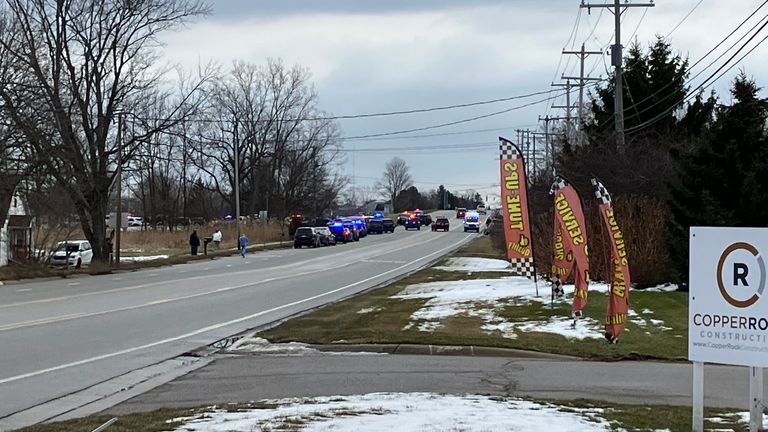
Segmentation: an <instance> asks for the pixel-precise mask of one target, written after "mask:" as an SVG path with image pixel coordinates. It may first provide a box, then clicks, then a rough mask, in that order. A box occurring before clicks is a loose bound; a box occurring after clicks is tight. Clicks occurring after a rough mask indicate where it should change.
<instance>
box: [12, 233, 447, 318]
mask: <svg viewBox="0 0 768 432" xmlns="http://www.w3.org/2000/svg"><path fill="white" fill-rule="evenodd" d="M435 238H436V237H433V238H432V239H430V240H426V241H420V242H417V243H415V244H414V246H415V245H421V244H424V243H428V242H430V241H433V240H434V239H435ZM394 246H396V247H394V248H390V249H387V250H386V252H384V251H381V250H380V251H375V252H381V253H377V254H375V255H374V256H380V255H384V254H386V253H391V252H396V251H397V250H399V249H401V248H402V247H403V246H402V245H401V244H400V243H396V244H394ZM359 253H360V252H359V251H357V250H344V251H341V252H338V253H336V254H334V256H333V257H335V258H342V257H343V256H346V255H353V256H354V255H357V254H359ZM328 259H329V257H327V256H322V257H315V258H310V259H307V260H305V261H301V262H298V263H292V264H285V265H279V266H274V267H269V268H268V269H263V268H259V269H252V270H242V271H235V272H230V273H227V274H226V275H227V276H238V275H244V274H250V273H255V272H263V271H265V270H270V271H274V270H280V269H293V268H295V267H296V266H297V265H305V266H306V265H307V264H310V263H314V262H324V261H327V260H328ZM203 270H204V271H205V270H210V267H206V268H205V269H203ZM222 276H224V275H222V274H210V275H201V276H191V277H187V278H181V279H177V280H174V281H163V282H150V283H145V284H140V285H133V286H127V287H122V288H114V289H111V290H104V291H95V292H88V293H82V294H73V295H69V296H60V297H51V298H47V299H39V300H29V301H24V302H18V303H9V304H0V309H6V308H11V307H16V306H26V305H31V304H41V303H53V302H57V301H66V300H73V299H77V298H83V297H91V296H97V295H105V294H112V293H118V292H126V291H135V290H139V289H144V288H151V287H155V286H160V287H164V286H167V285H168V284H169V283H171V282H186V281H197V280H205V279H213V278H220V277H222Z"/></svg>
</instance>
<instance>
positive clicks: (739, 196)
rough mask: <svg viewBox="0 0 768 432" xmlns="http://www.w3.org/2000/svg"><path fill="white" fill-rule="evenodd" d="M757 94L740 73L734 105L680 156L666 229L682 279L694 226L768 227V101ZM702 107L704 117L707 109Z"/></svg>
mask: <svg viewBox="0 0 768 432" xmlns="http://www.w3.org/2000/svg"><path fill="white" fill-rule="evenodd" d="M759 92H760V88H759V87H757V85H756V84H755V82H754V81H752V80H751V79H749V78H748V77H747V76H746V75H744V74H741V75H739V76H738V77H737V78H736V79H735V81H734V83H733V87H732V89H731V95H732V97H733V104H732V105H719V106H718V107H717V108H716V109H715V112H714V120H713V121H712V123H711V127H709V128H705V129H704V131H703V132H702V133H701V135H700V137H698V138H696V139H695V140H693V141H692V143H691V146H690V148H689V149H687V151H685V152H684V153H683V154H682V155H681V158H680V161H679V172H678V176H677V178H676V180H675V181H674V182H673V183H672V184H671V185H670V191H671V193H670V196H669V208H670V216H671V220H670V221H669V223H668V225H667V246H668V251H669V255H670V258H671V259H672V261H673V264H674V267H675V270H676V274H677V277H678V278H679V280H685V279H686V276H687V273H688V252H689V251H688V231H689V228H690V227H691V226H766V225H768V206H765V202H766V199H768V189H767V188H768V141H767V140H766V120H768V101H766V99H761V98H760V97H759V96H758V93H759ZM709 102H710V103H711V102H712V99H711V98H710V101H709ZM698 103H699V104H702V105H701V106H700V109H702V110H703V115H704V116H706V111H707V110H708V109H709V108H708V107H706V106H704V103H703V102H701V101H698ZM700 114H701V113H700ZM697 120H698V122H700V124H701V122H703V119H702V117H699V118H698V119H697Z"/></svg>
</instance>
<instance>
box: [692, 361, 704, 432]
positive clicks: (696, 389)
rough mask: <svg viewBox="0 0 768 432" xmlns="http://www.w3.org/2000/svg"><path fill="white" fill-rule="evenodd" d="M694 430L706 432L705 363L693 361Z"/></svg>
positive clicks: (694, 431)
mask: <svg viewBox="0 0 768 432" xmlns="http://www.w3.org/2000/svg"><path fill="white" fill-rule="evenodd" d="M692 405H693V423H692V425H693V427H692V430H693V432H704V363H702V362H693V404H692Z"/></svg>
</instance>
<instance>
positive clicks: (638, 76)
mask: <svg viewBox="0 0 768 432" xmlns="http://www.w3.org/2000/svg"><path fill="white" fill-rule="evenodd" d="M624 64H625V66H624V74H623V78H624V85H623V97H624V127H625V128H627V129H629V128H631V127H633V126H637V125H640V124H642V123H644V122H646V121H649V120H651V119H654V118H656V117H657V116H659V115H661V119H660V120H659V121H658V122H656V123H654V124H653V125H652V126H651V127H649V128H647V129H644V131H643V132H644V134H661V135H666V134H669V133H670V131H671V130H672V129H673V128H674V127H675V126H676V124H677V119H676V117H675V112H676V111H677V110H678V109H680V108H682V104H683V102H682V100H683V98H684V97H685V95H686V93H687V91H688V88H687V86H686V79H687V77H688V60H687V59H683V58H682V57H680V56H679V55H675V54H673V53H672V49H671V47H670V44H669V43H668V42H666V41H665V40H664V38H662V37H658V38H657V39H656V42H655V43H654V44H653V45H652V46H651V47H650V48H649V50H648V53H644V52H643V51H642V48H641V47H640V45H638V44H633V45H632V46H631V47H630V49H629V51H628V52H627V56H626V57H625V59H624ZM615 88H616V86H615V81H614V80H613V79H610V80H609V81H608V83H607V84H606V85H605V86H601V87H598V88H597V90H596V93H595V95H594V98H593V100H592V105H591V111H592V119H591V121H589V122H587V124H586V125H585V126H586V130H587V133H588V135H590V138H592V139H590V142H595V141H600V140H601V138H603V137H604V136H605V135H610V134H612V132H613V129H614V126H615V121H614V113H615V109H614V107H615V100H614V89H615ZM667 110H668V111H667ZM657 142H661V141H657Z"/></svg>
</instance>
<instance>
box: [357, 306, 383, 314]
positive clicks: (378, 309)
mask: <svg viewBox="0 0 768 432" xmlns="http://www.w3.org/2000/svg"><path fill="white" fill-rule="evenodd" d="M383 310H384V308H382V307H376V306H374V307H369V308H363V309H360V310H359V311H357V313H359V314H369V313H376V312H381V311H383Z"/></svg>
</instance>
